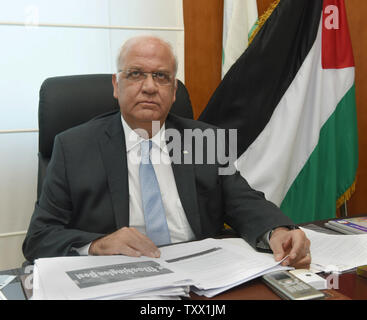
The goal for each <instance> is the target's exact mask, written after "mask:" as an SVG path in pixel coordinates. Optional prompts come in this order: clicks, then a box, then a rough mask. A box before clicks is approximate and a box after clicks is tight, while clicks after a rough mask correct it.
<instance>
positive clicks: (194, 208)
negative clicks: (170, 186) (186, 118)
mask: <svg viewBox="0 0 367 320" xmlns="http://www.w3.org/2000/svg"><path fill="white" fill-rule="evenodd" d="M175 122H176V121H175ZM165 125H166V129H176V130H178V131H179V132H180V136H181V159H182V161H181V163H174V162H173V161H172V171H173V175H174V177H175V180H176V186H177V191H178V194H179V197H180V200H181V204H182V207H183V209H184V211H185V214H186V217H187V220H188V221H189V223H190V226H191V228H192V230H193V232H194V234H195V236H196V238H201V235H202V230H201V222H200V212H199V207H198V202H197V193H196V183H195V170H194V165H193V164H190V163H191V162H190V161H188V162H185V161H184V159H185V157H190V158H191V157H192V154H186V152H184V151H185V150H191V148H186V146H185V145H184V138H183V137H184V135H183V133H184V130H183V128H181V127H177V123H173V122H172V121H171V117H170V116H168V117H167V120H166V123H165ZM168 143H169V142H168ZM185 163H187V164H185Z"/></svg>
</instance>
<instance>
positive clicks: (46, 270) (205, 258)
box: [33, 239, 289, 300]
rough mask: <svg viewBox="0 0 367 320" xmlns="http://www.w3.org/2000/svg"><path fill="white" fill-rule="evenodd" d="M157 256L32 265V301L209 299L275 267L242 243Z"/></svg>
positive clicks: (193, 245)
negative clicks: (192, 295)
mask: <svg viewBox="0 0 367 320" xmlns="http://www.w3.org/2000/svg"><path fill="white" fill-rule="evenodd" d="M160 250H161V257H160V258H157V259H152V258H148V257H140V258H133V257H127V256H86V257H58V258H44V259H37V260H36V261H35V268H34V278H33V284H34V289H33V299H35V300H36V299H139V298H141V299H143V298H144V297H161V298H162V297H163V298H164V297H167V298H169V299H172V298H174V297H179V296H187V295H188V290H189V287H191V289H192V290H194V292H196V293H198V294H201V295H205V296H208V297H212V296H214V295H216V294H218V293H220V292H223V291H225V290H228V289H229V288H231V287H233V286H236V285H238V284H240V283H243V282H246V281H249V280H251V279H253V278H255V277H258V276H261V275H263V274H264V273H267V272H271V271H275V270H278V269H279V268H281V269H289V268H286V267H281V266H280V265H279V263H280V262H275V261H274V258H273V255H272V254H267V253H259V252H257V251H255V250H254V249H253V248H252V247H251V246H249V245H248V244H247V243H246V242H245V241H244V240H242V239H237V240H232V241H229V240H227V239H226V240H215V239H206V240H202V241H194V242H188V243H182V244H176V245H171V246H167V247H162V248H160Z"/></svg>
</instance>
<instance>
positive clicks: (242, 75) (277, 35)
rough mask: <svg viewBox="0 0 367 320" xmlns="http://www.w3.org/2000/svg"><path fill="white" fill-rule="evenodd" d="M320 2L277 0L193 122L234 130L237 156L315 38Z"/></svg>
mask: <svg viewBox="0 0 367 320" xmlns="http://www.w3.org/2000/svg"><path fill="white" fill-rule="evenodd" d="M321 13H322V0H281V1H280V3H279V4H278V6H277V7H276V8H275V10H274V11H273V13H272V14H271V16H270V17H269V18H268V20H267V21H266V23H265V24H264V26H263V27H262V28H261V30H260V31H259V33H258V34H257V35H256V36H255V38H254V40H253V42H252V43H251V45H250V46H249V47H248V48H247V50H246V51H245V52H244V53H243V54H242V55H241V56H240V58H239V59H238V60H237V61H236V62H235V63H234V64H233V66H232V67H231V68H230V70H229V71H228V72H227V74H226V75H225V77H224V78H223V80H222V81H221V83H220V84H219V86H218V88H217V89H216V91H215V92H214V94H213V96H212V97H211V99H210V101H209V102H208V105H207V106H206V108H205V110H204V111H203V112H202V114H201V115H200V117H199V120H201V121H204V122H207V123H210V124H214V125H216V126H218V127H220V128H225V129H237V130H238V137H237V143H238V147H237V152H238V155H241V154H242V153H243V152H244V151H246V149H247V148H248V146H249V145H250V144H251V143H252V142H253V141H254V140H255V139H256V138H257V136H258V135H259V134H260V133H261V131H262V130H263V129H264V128H265V126H266V124H267V123H268V121H269V120H270V117H271V115H272V114H273V111H274V110H275V108H276V106H277V105H278V104H279V102H280V100H281V98H282V96H283V95H284V93H285V92H286V91H287V89H288V87H289V85H290V84H291V83H292V81H293V79H294V78H295V76H296V74H297V72H298V70H299V69H300V67H301V65H302V63H303V61H304V60H305V58H306V56H307V55H308V53H309V51H310V50H311V48H312V46H313V44H314V42H315V40H316V36H317V32H318V27H319V23H320V19H321Z"/></svg>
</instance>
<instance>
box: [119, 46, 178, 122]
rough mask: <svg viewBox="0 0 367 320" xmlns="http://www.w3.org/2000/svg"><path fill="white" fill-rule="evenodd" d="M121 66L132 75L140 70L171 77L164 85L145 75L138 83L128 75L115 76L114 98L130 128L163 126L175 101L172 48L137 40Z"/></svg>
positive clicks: (120, 73) (123, 73)
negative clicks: (154, 122) (155, 122)
mask: <svg viewBox="0 0 367 320" xmlns="http://www.w3.org/2000/svg"><path fill="white" fill-rule="evenodd" d="M120 67H121V69H122V70H123V71H129V72H131V70H137V71H143V72H162V73H164V74H168V75H170V81H169V83H168V84H165V85H162V84H160V83H159V81H156V80H155V79H153V77H152V74H146V75H147V77H146V78H143V79H141V80H139V81H136V80H134V79H133V78H132V77H130V78H129V77H128V73H127V72H119V73H117V75H114V76H113V87H114V92H113V95H114V97H115V98H116V99H118V102H119V105H120V109H121V113H122V115H123V117H124V119H125V121H126V122H127V123H128V124H129V125H130V127H131V128H133V129H135V128H140V127H142V126H144V125H147V124H148V123H151V122H152V121H160V122H161V124H162V123H163V122H164V121H165V119H166V117H167V114H168V112H169V110H170V108H171V106H172V104H173V102H174V101H175V99H176V80H175V79H174V72H175V60H174V57H173V56H172V53H171V51H170V50H169V48H168V47H167V46H166V45H165V44H163V43H161V42H160V41H159V40H157V39H147V40H142V41H138V42H136V43H134V44H132V45H131V46H129V47H128V48H127V49H126V52H125V54H124V56H123V65H121V66H120ZM117 77H118V79H117ZM117 80H118V81H117Z"/></svg>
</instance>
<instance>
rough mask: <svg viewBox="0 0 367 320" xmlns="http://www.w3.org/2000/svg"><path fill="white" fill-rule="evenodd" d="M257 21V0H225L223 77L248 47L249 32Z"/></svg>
mask: <svg viewBox="0 0 367 320" xmlns="http://www.w3.org/2000/svg"><path fill="white" fill-rule="evenodd" d="M256 21H257V2H256V0H224V8H223V55H224V58H223V65H222V77H224V75H225V74H226V73H227V71H228V70H229V68H230V67H231V66H232V64H233V63H235V62H236V60H237V59H238V58H239V56H240V55H241V54H242V53H243V52H244V51H245V49H246V48H247V46H248V34H249V32H250V31H251V28H252V27H253V25H254V24H255V23H256Z"/></svg>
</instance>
